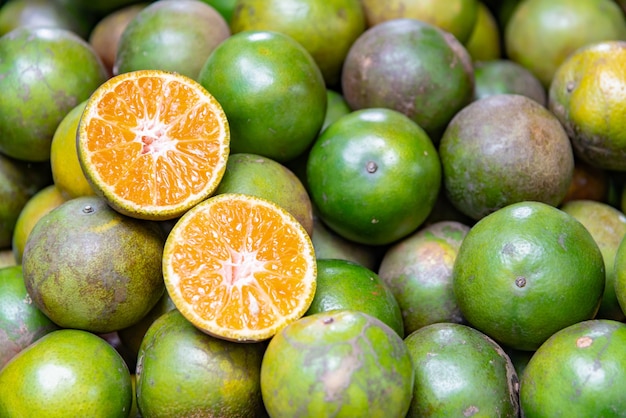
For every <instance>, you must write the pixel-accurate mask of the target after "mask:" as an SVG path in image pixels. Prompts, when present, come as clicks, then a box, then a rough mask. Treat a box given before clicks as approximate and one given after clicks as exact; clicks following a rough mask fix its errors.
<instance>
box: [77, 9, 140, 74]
mask: <svg viewBox="0 0 626 418" xmlns="http://www.w3.org/2000/svg"><path fill="white" fill-rule="evenodd" d="M147 5H148V3H147V2H145V3H138V4H129V5H127V6H124V7H122V8H120V9H117V10H114V11H112V12H111V13H109V14H107V15H105V16H104V17H103V18H102V19H100V20H99V21H98V22H97V23H96V24H95V25H94V27H93V29H92V31H91V32H90V34H89V38H88V39H87V40H88V41H89V44H90V45H91V47H92V48H93V49H94V51H96V53H97V54H98V56H99V57H100V59H101V60H102V63H103V64H104V66H105V68H106V69H107V71H108V73H109V74H110V75H112V74H113V65H115V57H116V55H117V49H118V45H119V41H120V38H121V37H122V33H124V29H126V26H127V25H128V23H129V22H130V21H131V20H132V19H133V18H134V17H135V16H136V15H137V13H139V12H140V11H141V10H143V9H144V8H145V7H146V6H147Z"/></svg>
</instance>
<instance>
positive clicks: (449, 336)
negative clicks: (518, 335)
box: [404, 323, 520, 418]
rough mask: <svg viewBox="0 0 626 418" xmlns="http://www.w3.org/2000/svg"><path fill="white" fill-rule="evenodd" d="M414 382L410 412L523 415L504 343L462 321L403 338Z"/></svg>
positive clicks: (414, 414) (422, 414)
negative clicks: (409, 357)
mask: <svg viewBox="0 0 626 418" xmlns="http://www.w3.org/2000/svg"><path fill="white" fill-rule="evenodd" d="M404 342H405V344H406V346H407V349H408V350H409V354H410V356H411V362H412V364H413V370H414V371H415V382H414V384H413V399H412V401H411V408H410V409H409V412H408V414H407V416H409V417H471V416H481V417H510V418H516V417H518V416H519V412H520V408H519V402H518V392H519V379H518V376H517V374H516V372H515V369H514V367H513V364H512V362H511V360H510V359H509V357H508V356H507V354H506V353H505V352H504V350H502V348H501V347H500V346H499V345H498V344H497V343H496V342H495V341H493V340H492V339H491V338H489V337H488V336H486V335H485V334H483V333H482V332H480V331H477V330H475V329H474V328H470V327H468V326H465V325H461V324H454V323H438V324H431V325H427V326H425V327H423V328H420V329H419V330H417V331H415V332H413V333H411V334H410V335H409V336H407V337H406V338H405V339H404Z"/></svg>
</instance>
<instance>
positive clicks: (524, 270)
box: [453, 202, 605, 351]
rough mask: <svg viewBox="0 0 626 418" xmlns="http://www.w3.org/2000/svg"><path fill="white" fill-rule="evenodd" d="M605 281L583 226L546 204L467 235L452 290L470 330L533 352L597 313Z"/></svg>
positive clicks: (526, 206)
mask: <svg viewBox="0 0 626 418" xmlns="http://www.w3.org/2000/svg"><path fill="white" fill-rule="evenodd" d="M604 276H605V270H604V261H603V258H602V253H601V251H600V249H599V247H598V244H596V242H595V240H594V238H593V236H592V235H591V233H589V231H588V230H587V229H586V228H585V227H584V226H583V224H581V223H580V222H579V221H578V220H577V219H576V218H574V217H573V216H571V215H569V214H567V213H565V212H563V211H561V210H559V209H557V208H555V207H553V206H550V205H547V204H545V203H541V202H519V203H515V204H511V205H508V206H505V207H503V208H501V209H499V210H497V211H495V212H493V213H491V214H490V215H487V216H486V217H484V218H482V219H481V220H480V221H478V222H477V223H476V224H475V225H474V226H473V227H472V229H471V230H470V231H469V232H468V233H467V235H466V236H465V239H464V240H463V243H462V244H461V248H460V249H459V253H458V254H457V257H456V260H455V262H454V269H453V289H454V294H455V295H456V299H457V303H458V304H459V307H460V309H461V313H462V314H463V316H464V317H465V319H466V320H467V321H468V322H469V324H470V325H472V326H473V327H474V328H476V329H478V330H479V331H482V332H484V333H485V334H487V335H488V336H490V337H491V338H493V339H494V340H496V341H497V342H498V343H500V344H503V345H506V346H508V347H511V348H514V349H519V350H528V351H532V350H536V349H537V348H538V347H539V346H540V345H541V344H542V343H543V342H544V341H545V340H547V339H548V338H549V337H550V336H551V335H552V334H554V333H555V332H557V331H558V330H560V329H563V328H565V327H567V326H569V325H572V324H575V323H577V322H580V321H584V320H588V319H591V318H593V317H594V316H595V315H596V313H597V312H598V308H599V306H600V301H601V298H602V293H603V291H604V283H605V277H604Z"/></svg>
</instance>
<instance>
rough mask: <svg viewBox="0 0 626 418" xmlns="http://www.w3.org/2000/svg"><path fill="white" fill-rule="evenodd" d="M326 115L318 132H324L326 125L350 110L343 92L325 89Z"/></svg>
mask: <svg viewBox="0 0 626 418" xmlns="http://www.w3.org/2000/svg"><path fill="white" fill-rule="evenodd" d="M326 103H327V104H326V116H325V117H324V123H323V124H322V129H320V133H322V132H324V131H325V130H326V128H328V125H330V124H331V123H333V122H334V121H336V120H337V119H339V118H340V117H341V116H344V115H347V114H348V113H350V112H351V111H352V109H350V106H348V102H346V99H345V98H344V97H343V94H341V93H340V92H338V91H336V90H331V89H327V90H326Z"/></svg>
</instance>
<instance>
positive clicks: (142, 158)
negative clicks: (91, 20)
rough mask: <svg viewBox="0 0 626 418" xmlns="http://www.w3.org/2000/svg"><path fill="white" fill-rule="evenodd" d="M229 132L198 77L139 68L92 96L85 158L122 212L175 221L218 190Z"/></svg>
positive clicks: (97, 184) (90, 175) (82, 137)
mask: <svg viewBox="0 0 626 418" xmlns="http://www.w3.org/2000/svg"><path fill="white" fill-rule="evenodd" d="M165 3H167V2H165ZM229 132H230V131H229V126H228V120H227V119H226V115H225V114H224V111H223V110H222V107H221V106H220V104H219V103H218V102H217V100H216V99H215V98H214V97H213V96H212V95H211V94H210V93H209V92H208V91H206V90H205V89H204V88H203V87H202V86H201V85H200V84H198V83H197V82H196V81H194V80H192V79H191V78H188V77H186V76H183V75H181V74H177V73H169V72H165V71H160V70H140V71H133V72H130V73H125V74H121V75H118V76H116V77H112V78H110V79H109V80H107V81H106V82H105V83H103V84H102V85H100V86H99V87H98V88H97V90H96V91H95V92H94V93H93V95H92V96H91V97H90V98H89V100H88V101H87V104H86V106H85V110H84V112H83V115H82V117H81V119H80V123H79V125H78V134H77V150H78V158H79V161H80V165H81V167H82V168H83V172H84V173H85V176H86V178H87V180H88V181H89V182H90V183H91V185H92V187H93V188H94V189H95V190H96V192H97V193H99V194H101V195H102V196H104V198H105V199H106V200H107V202H108V203H109V204H110V205H111V206H113V207H114V208H115V209H116V210H118V211H119V212H121V213H124V214H127V215H130V216H133V217H137V218H144V219H154V220H164V219H172V218H176V217H178V216H180V215H182V214H183V213H184V212H185V211H187V210H188V209H189V208H191V207H192V206H194V205H195V204H197V203H198V202H201V201H202V200H204V199H206V198H207V197H208V196H209V195H210V194H211V193H213V192H214V191H215V188H216V187H217V185H218V183H219V181H220V180H221V178H222V176H223V174H224V170H225V169H226V161H227V159H228V153H229V138H230V136H229Z"/></svg>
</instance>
